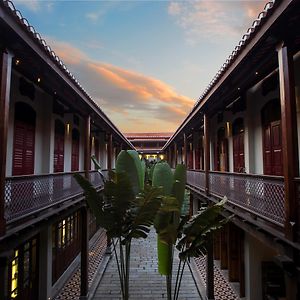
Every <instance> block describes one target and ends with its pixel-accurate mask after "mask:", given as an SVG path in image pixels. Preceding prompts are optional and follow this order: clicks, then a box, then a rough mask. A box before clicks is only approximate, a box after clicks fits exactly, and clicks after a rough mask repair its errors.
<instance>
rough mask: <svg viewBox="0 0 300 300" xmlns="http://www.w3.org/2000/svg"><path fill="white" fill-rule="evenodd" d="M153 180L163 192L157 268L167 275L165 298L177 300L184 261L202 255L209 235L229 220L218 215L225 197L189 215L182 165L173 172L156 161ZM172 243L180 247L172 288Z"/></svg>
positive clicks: (158, 218) (159, 219)
mask: <svg viewBox="0 0 300 300" xmlns="http://www.w3.org/2000/svg"><path fill="white" fill-rule="evenodd" d="M152 184H153V185H154V186H156V187H159V186H161V187H162V189H163V192H164V197H163V201H162V206H161V208H160V210H159V211H158V213H157V217H156V218H155V222H154V226H155V228H156V232H157V236H158V240H157V249H158V269H159V272H160V274H162V275H166V285H167V296H168V300H172V299H174V300H176V299H178V296H179V291H180V286H181V281H182V276H183V272H184V269H185V266H186V263H187V262H189V260H190V258H191V257H198V256H200V255H203V254H204V253H205V251H206V250H205V245H206V242H207V237H208V235H209V234H210V233H211V232H213V231H214V230H217V229H219V228H220V227H222V226H223V224H224V223H225V222H227V221H228V220H227V219H223V220H220V219H219V218H218V216H219V213H220V211H221V210H222V208H223V205H224V203H225V202H226V199H224V200H222V201H221V202H219V203H217V204H215V205H213V206H211V207H207V208H203V209H201V210H200V211H199V213H198V214H197V215H195V216H193V217H191V218H190V216H189V215H188V210H187V209H183V208H184V206H185V207H188V203H187V197H188V196H189V195H188V193H187V192H186V190H185V184H186V168H185V166H184V165H177V166H176V169H175V172H174V174H173V173H172V170H171V168H170V166H169V165H168V164H167V163H166V162H162V163H158V164H156V166H155V168H154V171H153V179H152ZM184 211H185V213H186V214H184V213H183V212H184ZM174 246H176V248H177V249H178V250H179V259H180V260H179V265H178V269H177V273H176V281H175V286H174V290H173V291H172V275H173V274H172V273H173V262H174V260H173V257H174Z"/></svg>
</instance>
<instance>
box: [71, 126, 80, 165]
mask: <svg viewBox="0 0 300 300" xmlns="http://www.w3.org/2000/svg"><path fill="white" fill-rule="evenodd" d="M78 170H79V132H78V130H77V129H73V131H72V158H71V171H78Z"/></svg>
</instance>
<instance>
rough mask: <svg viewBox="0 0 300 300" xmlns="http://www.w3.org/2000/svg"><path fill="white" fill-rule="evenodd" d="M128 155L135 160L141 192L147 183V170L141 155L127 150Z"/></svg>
mask: <svg viewBox="0 0 300 300" xmlns="http://www.w3.org/2000/svg"><path fill="white" fill-rule="evenodd" d="M127 153H128V154H129V155H130V156H131V157H132V158H133V161H134V165H135V167H136V170H137V172H138V182H139V187H140V191H141V190H143V189H144V183H145V169H143V165H142V162H141V160H140V157H139V154H138V153H137V152H136V151H135V150H127Z"/></svg>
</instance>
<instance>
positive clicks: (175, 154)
mask: <svg viewBox="0 0 300 300" xmlns="http://www.w3.org/2000/svg"><path fill="white" fill-rule="evenodd" d="M177 154H178V153H177V144H176V143H174V162H175V168H176V165H177V161H178V155H177Z"/></svg>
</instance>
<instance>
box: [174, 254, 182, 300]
mask: <svg viewBox="0 0 300 300" xmlns="http://www.w3.org/2000/svg"><path fill="white" fill-rule="evenodd" d="M180 268H181V259H180V260H179V264H178V269H177V274H176V283H175V289H174V299H175V297H176V292H177V286H178V280H179V274H180Z"/></svg>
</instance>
